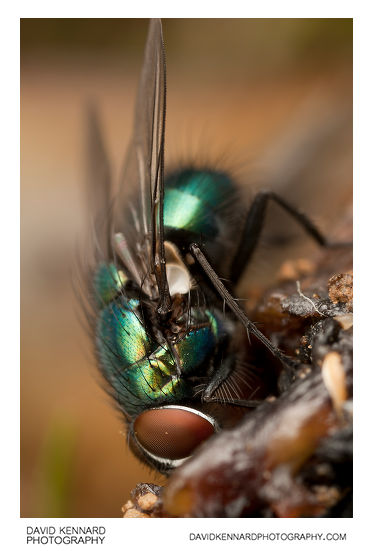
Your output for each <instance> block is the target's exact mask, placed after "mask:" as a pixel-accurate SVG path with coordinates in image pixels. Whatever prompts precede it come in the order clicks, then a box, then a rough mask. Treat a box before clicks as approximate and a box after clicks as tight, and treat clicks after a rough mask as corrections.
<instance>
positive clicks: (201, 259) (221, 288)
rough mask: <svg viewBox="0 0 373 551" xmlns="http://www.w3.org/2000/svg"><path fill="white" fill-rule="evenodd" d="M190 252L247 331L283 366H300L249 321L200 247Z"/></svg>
mask: <svg viewBox="0 0 373 551" xmlns="http://www.w3.org/2000/svg"><path fill="white" fill-rule="evenodd" d="M189 250H190V252H191V254H192V255H193V257H194V259H195V260H196V262H198V264H199V265H200V267H201V268H202V270H203V271H204V272H205V274H206V275H207V277H208V278H209V279H210V281H211V283H212V284H213V286H214V287H215V289H216V290H217V292H218V293H219V295H220V296H221V297H222V299H223V300H224V301H225V302H226V304H227V305H228V306H229V308H230V309H231V310H232V312H233V313H234V314H235V316H236V317H237V318H238V319H239V320H240V322H241V323H242V324H243V325H244V327H245V328H246V331H247V332H248V334H249V333H252V334H253V335H255V337H257V339H259V340H260V341H261V342H262V343H263V344H264V345H265V346H266V347H267V348H268V350H270V352H272V354H273V355H274V356H275V357H276V358H278V359H279V360H281V362H282V363H283V365H285V366H286V367H287V368H290V369H293V368H295V367H296V366H297V365H298V361H296V360H294V359H292V358H290V357H289V356H287V355H286V354H284V353H283V352H281V350H280V349H279V348H277V347H276V346H274V345H273V344H272V343H271V341H270V340H269V339H267V337H266V336H265V335H263V333H262V332H261V331H259V329H258V328H257V327H256V325H255V324H254V323H253V322H252V321H250V320H249V318H248V317H247V315H246V314H245V312H244V311H243V310H242V308H240V306H239V305H238V304H237V302H236V301H235V300H234V298H233V296H232V295H231V293H230V292H229V291H228V289H227V288H226V286H225V285H224V284H223V283H222V282H221V280H220V279H219V277H218V275H217V273H216V272H215V270H214V269H213V268H212V266H211V264H210V263H209V261H208V260H207V258H206V257H205V255H204V253H203V252H202V250H201V248H200V246H199V245H198V244H197V243H192V244H191V245H190V246H189Z"/></svg>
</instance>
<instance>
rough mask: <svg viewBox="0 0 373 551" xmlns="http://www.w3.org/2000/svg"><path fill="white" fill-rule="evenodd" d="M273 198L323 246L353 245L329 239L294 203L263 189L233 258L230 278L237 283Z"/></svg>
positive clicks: (254, 203)
mask: <svg viewBox="0 0 373 551" xmlns="http://www.w3.org/2000/svg"><path fill="white" fill-rule="evenodd" d="M269 200H272V201H273V202H274V203H276V204H277V205H279V206H280V207H281V208H282V209H283V210H284V211H285V212H287V213H288V214H290V216H291V217H292V218H294V220H296V221H297V222H298V223H299V224H300V225H301V226H302V227H303V229H304V230H305V231H306V232H307V233H308V234H309V235H310V237H312V239H314V240H315V241H316V242H317V243H318V244H319V245H320V246H321V247H341V246H351V243H334V242H331V241H329V240H328V239H327V238H326V237H325V236H324V235H323V234H322V233H321V232H320V231H319V230H318V228H317V227H316V226H315V224H314V223H313V222H312V220H310V218H308V216H306V215H305V214H304V213H303V212H301V211H299V210H298V209H297V208H295V207H294V206H293V205H291V204H290V203H288V202H287V201H285V200H284V199H282V197H280V196H279V195H277V193H274V192H273V191H261V192H260V193H258V194H257V195H256V196H255V197H254V200H253V202H252V204H251V207H250V210H249V212H248V213H247V217H246V222H245V226H244V229H243V232H242V237H241V242H240V246H239V248H238V250H237V253H236V256H235V257H234V259H233V262H232V265H231V272H230V280H231V281H232V283H233V284H236V283H237V282H238V280H239V279H240V277H241V275H242V273H243V271H244V269H245V267H246V266H247V264H248V263H249V261H250V259H251V257H252V255H253V253H254V251H255V249H256V247H257V244H258V241H259V238H260V235H261V232H262V229H263V225H264V220H265V214H266V211H267V205H268V201H269Z"/></svg>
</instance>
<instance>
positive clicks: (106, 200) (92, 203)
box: [73, 105, 112, 332]
mask: <svg viewBox="0 0 373 551" xmlns="http://www.w3.org/2000/svg"><path fill="white" fill-rule="evenodd" d="M86 133H87V136H86V167H85V180H86V188H87V189H86V191H87V193H86V200H87V203H88V205H87V207H88V208H87V213H88V216H89V219H88V224H87V230H88V231H87V235H86V236H85V238H84V242H83V243H82V244H81V246H80V247H79V254H77V255H76V266H75V268H74V277H73V287H74V290H75V293H76V296H77V299H78V301H79V303H80V306H81V310H80V311H81V312H83V314H84V319H82V323H83V325H86V324H87V323H88V325H87V329H88V331H89V332H92V331H94V327H95V320H96V313H97V312H96V309H97V301H96V298H97V297H96V295H97V293H96V290H95V287H94V275H95V273H96V271H97V268H98V266H99V265H100V263H109V262H110V258H111V256H112V253H111V250H112V247H111V233H112V206H111V171H110V164H109V160H108V157H107V154H106V151H105V147H104V142H103V139H102V133H101V128H100V124H99V121H98V116H97V112H96V110H95V109H94V107H93V106H92V105H89V106H88V108H87V110H86Z"/></svg>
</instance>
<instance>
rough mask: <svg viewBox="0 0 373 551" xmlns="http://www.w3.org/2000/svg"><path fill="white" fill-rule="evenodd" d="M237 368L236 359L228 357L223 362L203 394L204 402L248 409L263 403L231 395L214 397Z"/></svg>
mask: <svg viewBox="0 0 373 551" xmlns="http://www.w3.org/2000/svg"><path fill="white" fill-rule="evenodd" d="M235 367H236V358H235V357H233V358H232V357H229V356H227V357H226V358H224V360H223V361H222V362H221V364H220V366H219V367H218V369H217V370H216V371H215V373H214V374H213V376H212V378H211V380H210V382H209V384H208V385H207V387H206V388H205V390H204V391H203V394H202V397H201V399H202V402H205V403H211V402H219V403H224V404H230V405H233V406H240V407H248V408H254V407H257V406H258V405H259V404H261V403H262V400H249V399H247V400H246V399H240V398H236V397H234V396H231V395H230V394H231V393H225V396H224V398H220V397H218V396H214V394H215V393H216V391H217V390H218V388H219V387H220V386H221V385H222V384H224V382H225V381H226V380H227V379H228V377H230V376H231V374H232V372H233V370H234V369H235Z"/></svg>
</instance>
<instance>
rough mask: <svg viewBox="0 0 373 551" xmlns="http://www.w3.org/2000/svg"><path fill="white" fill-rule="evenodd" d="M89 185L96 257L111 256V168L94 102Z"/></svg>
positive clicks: (90, 111) (88, 157)
mask: <svg viewBox="0 0 373 551" xmlns="http://www.w3.org/2000/svg"><path fill="white" fill-rule="evenodd" d="M87 134H88V135H87V140H86V143H87V151H86V180H87V182H86V184H87V188H88V193H87V198H88V203H89V204H88V212H89V213H90V216H92V218H91V220H90V224H89V226H90V230H91V231H92V230H93V243H92V244H93V248H94V251H95V256H98V257H100V258H101V259H104V258H106V259H107V258H108V257H109V255H110V249H111V226H112V215H111V211H112V208H111V171H110V163H109V160H108V157H107V154H106V150H105V147H104V141H103V138H102V133H101V128H100V124H99V120H98V116H97V112H96V110H95V108H94V107H93V106H92V105H89V106H88V108H87Z"/></svg>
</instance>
